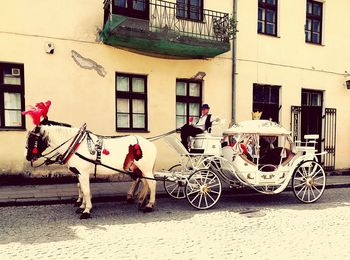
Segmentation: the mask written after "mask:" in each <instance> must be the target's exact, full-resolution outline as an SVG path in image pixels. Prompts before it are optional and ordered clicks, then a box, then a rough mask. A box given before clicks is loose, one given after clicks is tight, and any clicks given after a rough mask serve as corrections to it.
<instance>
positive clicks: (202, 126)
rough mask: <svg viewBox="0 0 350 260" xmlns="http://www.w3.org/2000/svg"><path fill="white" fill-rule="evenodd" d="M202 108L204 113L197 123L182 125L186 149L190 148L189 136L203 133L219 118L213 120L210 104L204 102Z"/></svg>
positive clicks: (182, 137) (182, 136)
mask: <svg viewBox="0 0 350 260" xmlns="http://www.w3.org/2000/svg"><path fill="white" fill-rule="evenodd" d="M201 109H202V115H201V117H200V118H199V120H198V122H197V123H196V124H194V125H191V124H185V125H184V126H183V127H181V143H182V144H183V145H184V146H185V148H186V149H188V137H190V136H193V137H194V136H196V135H198V134H201V133H203V132H204V131H206V130H208V128H210V127H211V125H212V123H213V122H214V121H217V120H218V119H215V120H212V116H211V114H209V109H210V107H209V105H208V104H203V105H202V107H201Z"/></svg>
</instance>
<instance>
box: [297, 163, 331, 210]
mask: <svg viewBox="0 0 350 260" xmlns="http://www.w3.org/2000/svg"><path fill="white" fill-rule="evenodd" d="M325 187H326V174H325V172H324V170H323V168H322V166H321V165H320V164H319V163H318V162H316V161H305V162H303V163H301V164H300V165H299V166H298V168H297V169H296V170H295V171H294V174H293V179H292V188H293V193H294V195H295V196H296V197H297V198H298V200H300V201H302V202H304V203H312V202H315V201H317V200H318V199H319V198H320V197H321V196H322V194H323V191H324V189H325Z"/></svg>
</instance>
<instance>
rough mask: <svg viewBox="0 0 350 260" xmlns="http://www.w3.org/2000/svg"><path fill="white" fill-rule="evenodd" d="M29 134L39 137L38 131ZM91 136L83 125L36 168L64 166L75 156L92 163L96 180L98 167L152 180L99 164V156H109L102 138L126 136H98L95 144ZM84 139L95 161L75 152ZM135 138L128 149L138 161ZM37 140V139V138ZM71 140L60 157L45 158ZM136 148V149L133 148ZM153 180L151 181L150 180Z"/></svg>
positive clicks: (140, 152)
mask: <svg viewBox="0 0 350 260" xmlns="http://www.w3.org/2000/svg"><path fill="white" fill-rule="evenodd" d="M30 134H33V135H35V136H39V133H38V131H35V132H34V133H30ZM91 134H92V132H90V131H88V130H87V129H86V124H84V125H83V126H82V127H81V128H80V129H79V131H78V133H77V134H76V135H75V136H74V137H72V138H70V139H68V140H67V141H65V142H64V143H62V144H61V145H59V146H58V147H56V148H55V149H53V150H52V151H50V152H49V153H47V154H45V155H43V156H42V157H44V158H46V161H45V162H44V163H42V164H40V165H39V166H36V168H37V167H40V166H42V165H44V164H45V165H50V164H54V163H58V164H61V165H64V164H66V163H68V161H69V160H70V158H71V157H72V156H73V155H76V156H78V157H79V158H80V159H82V160H84V161H87V162H89V163H92V164H94V165H95V170H94V176H95V178H96V173H97V166H98V165H100V166H103V167H105V168H108V169H110V170H113V171H116V172H119V173H123V174H126V175H128V176H130V177H131V178H132V179H134V180H136V179H137V178H144V179H152V178H148V177H144V176H142V175H141V174H139V173H136V174H135V173H134V172H132V171H127V170H120V169H116V168H113V167H111V166H109V165H106V164H103V163H102V162H101V155H102V153H103V154H106V155H108V154H109V151H108V150H106V149H103V150H102V147H103V139H104V138H120V137H125V136H126V135H123V136H106V137H104V136H100V135H97V141H96V143H94V141H93V139H92V137H91ZM85 138H86V141H87V146H88V150H89V153H90V154H91V155H95V154H96V159H94V160H93V159H90V158H87V157H86V156H84V155H82V154H80V153H78V152H77V150H78V148H79V146H80V144H81V143H82V142H83V141H84V139H85ZM135 138H136V142H137V143H136V144H135V145H130V146H129V152H130V149H131V150H132V151H134V152H135V155H136V156H135V158H136V160H139V159H141V158H142V151H141V149H140V146H139V141H138V139H137V137H135ZM37 139H38V138H37ZM71 139H73V141H72V142H71V143H70V145H69V147H68V149H67V150H66V151H65V152H64V153H63V154H62V155H58V156H57V153H56V154H54V155H53V156H52V157H49V158H47V157H46V156H47V155H49V154H51V153H53V152H54V151H56V150H57V149H58V148H60V147H62V146H63V145H65V144H66V143H68V142H69V141H70V140H71ZM37 143H38V140H35V146H34V149H37V145H38V144H37ZM135 147H136V148H135ZM55 156H56V158H55V159H54V160H52V158H53V157H55ZM70 170H71V171H72V172H73V173H75V174H79V171H77V170H76V169H75V168H70ZM152 180H153V179H152Z"/></svg>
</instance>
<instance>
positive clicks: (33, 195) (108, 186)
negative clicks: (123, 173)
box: [0, 175, 350, 207]
mask: <svg viewBox="0 0 350 260" xmlns="http://www.w3.org/2000/svg"><path fill="white" fill-rule="evenodd" d="M129 186H130V182H105V183H92V184H91V192H92V196H93V201H94V202H98V201H101V202H102V201H124V200H125V199H126V193H127V191H128V189H129ZM346 187H349V188H350V176H349V175H333V176H327V184H326V189H327V188H328V189H330V188H346ZM288 189H289V190H290V188H287V190H288ZM237 192H238V191H237V190H235V189H230V188H229V187H228V186H227V185H223V195H224V196H225V195H230V194H233V193H237ZM239 192H245V193H247V192H248V193H249V192H255V191H253V190H252V189H249V188H247V189H240V190H239ZM77 197H78V190H77V186H76V184H54V185H52V184H51V185H25V186H0V207H4V206H19V205H45V204H60V203H72V202H73V201H74V200H76V199H77ZM164 197H169V196H168V195H167V194H166V192H165V190H164V187H163V182H161V181H159V182H157V198H164Z"/></svg>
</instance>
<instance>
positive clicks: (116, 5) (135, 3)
mask: <svg viewBox="0 0 350 260" xmlns="http://www.w3.org/2000/svg"><path fill="white" fill-rule="evenodd" d="M112 10H113V13H114V14H120V15H125V16H129V17H134V18H139V19H144V20H149V0H113V6H112Z"/></svg>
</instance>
